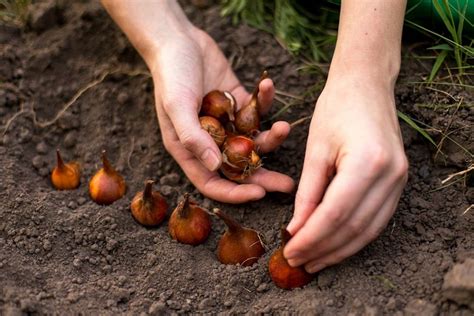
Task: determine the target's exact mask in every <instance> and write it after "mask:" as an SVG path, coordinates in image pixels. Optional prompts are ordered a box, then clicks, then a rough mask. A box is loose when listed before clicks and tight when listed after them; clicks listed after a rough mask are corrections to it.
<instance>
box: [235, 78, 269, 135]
mask: <svg viewBox="0 0 474 316" xmlns="http://www.w3.org/2000/svg"><path fill="white" fill-rule="evenodd" d="M266 78H268V73H267V71H266V70H265V71H264V72H263V73H262V75H261V76H260V80H259V81H258V83H257V85H256V86H255V89H254V90H253V93H252V97H251V99H250V102H249V103H247V104H246V105H245V106H243V107H242V108H241V109H240V110H239V111H237V113H235V121H234V125H235V128H236V129H237V131H239V132H240V133H242V134H244V135H254V134H256V133H258V131H259V129H260V113H259V110H260V104H259V102H258V93H259V91H260V83H261V82H262V81H263V80H264V79H266Z"/></svg>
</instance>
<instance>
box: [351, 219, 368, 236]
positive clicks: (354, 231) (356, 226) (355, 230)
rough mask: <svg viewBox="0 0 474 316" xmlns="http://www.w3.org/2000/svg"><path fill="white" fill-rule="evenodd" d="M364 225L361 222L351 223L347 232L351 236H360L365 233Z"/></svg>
mask: <svg viewBox="0 0 474 316" xmlns="http://www.w3.org/2000/svg"><path fill="white" fill-rule="evenodd" d="M364 229H365V227H364V223H363V222H361V221H350V222H349V223H347V230H348V231H349V234H350V235H351V236H359V235H360V234H362V233H363V232H364Z"/></svg>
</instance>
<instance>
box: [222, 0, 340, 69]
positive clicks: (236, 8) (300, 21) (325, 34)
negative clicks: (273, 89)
mask: <svg viewBox="0 0 474 316" xmlns="http://www.w3.org/2000/svg"><path fill="white" fill-rule="evenodd" d="M221 2H222V11H221V13H222V15H224V16H231V17H232V21H233V23H234V24H237V23H239V22H240V21H243V22H244V23H247V24H249V25H251V26H253V27H255V28H258V29H260V30H263V31H266V32H269V33H271V34H273V35H274V36H275V38H276V39H277V41H278V42H279V43H280V44H281V45H282V46H284V47H285V48H286V49H287V50H288V51H289V52H290V53H292V54H293V55H296V56H298V57H299V58H303V59H306V60H308V61H310V62H316V63H319V62H329V61H330V58H331V52H332V48H333V46H334V44H335V43H336V34H337V33H336V29H337V15H338V14H337V12H335V11H332V10H331V9H330V8H328V7H324V6H321V7H318V8H317V11H318V12H317V14H315V15H313V14H310V13H309V10H304V9H302V8H301V7H299V4H298V3H297V1H293V0H275V1H254V0H222V1H221Z"/></svg>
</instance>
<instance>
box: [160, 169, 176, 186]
mask: <svg viewBox="0 0 474 316" xmlns="http://www.w3.org/2000/svg"><path fill="white" fill-rule="evenodd" d="M178 183H179V175H178V174H177V173H176V172H173V173H169V174H167V175H165V176H163V177H161V179H160V184H161V185H170V186H176V185H177V184H178Z"/></svg>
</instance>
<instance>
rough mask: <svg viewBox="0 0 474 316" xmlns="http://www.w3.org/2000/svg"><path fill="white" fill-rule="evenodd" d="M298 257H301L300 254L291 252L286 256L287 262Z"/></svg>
mask: <svg viewBox="0 0 474 316" xmlns="http://www.w3.org/2000/svg"><path fill="white" fill-rule="evenodd" d="M297 257H300V253H299V252H296V251H290V252H288V253H287V254H285V259H286V260H291V259H295V258H297Z"/></svg>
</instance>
